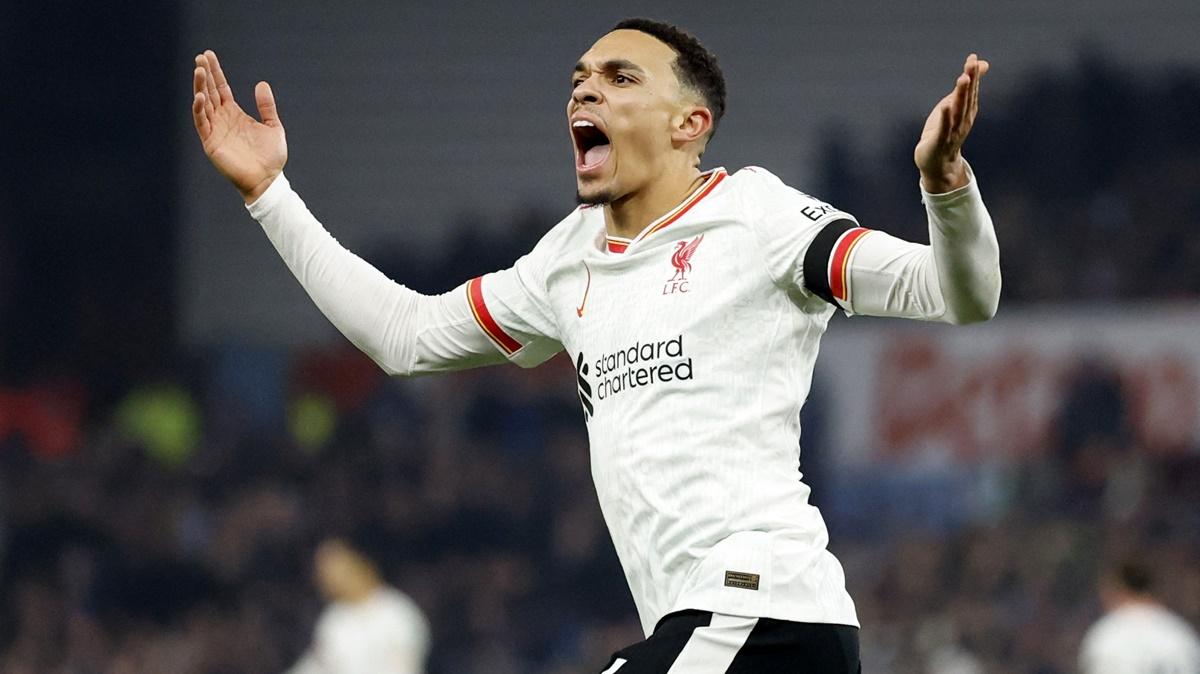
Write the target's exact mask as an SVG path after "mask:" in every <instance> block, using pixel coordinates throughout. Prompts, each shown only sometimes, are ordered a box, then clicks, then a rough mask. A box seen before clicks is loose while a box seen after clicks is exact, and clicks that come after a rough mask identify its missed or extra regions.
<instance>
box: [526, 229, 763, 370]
mask: <svg viewBox="0 0 1200 674" xmlns="http://www.w3.org/2000/svg"><path fill="white" fill-rule="evenodd" d="M661 234H662V235H663V236H661V237H660V238H659V239H658V240H656V241H654V242H642V243H643V244H649V245H643V246H641V247H633V246H631V247H630V249H629V250H628V251H626V252H625V253H623V254H619V255H615V254H608V255H601V254H583V255H579V256H578V257H577V258H576V259H573V260H565V261H564V263H563V264H561V265H559V266H558V267H557V268H556V269H555V271H554V273H553V274H552V275H551V276H550V277H549V279H548V287H547V290H548V292H549V294H550V296H551V298H552V305H553V306H554V307H555V311H556V314H557V315H556V319H557V321H558V324H559V325H560V326H561V327H562V328H563V329H562V332H563V336H564V338H565V339H564V346H566V347H567V348H568V349H569V350H571V351H579V350H586V351H595V350H596V349H611V348H618V347H623V346H624V345H625V344H626V343H627V342H629V343H633V342H645V341H646V340H666V339H672V338H676V337H678V336H679V335H683V334H689V335H692V336H693V339H700V340H704V341H709V340H719V339H721V338H722V335H733V334H735V333H737V332H740V331H741V329H742V328H744V326H745V325H747V324H753V322H754V320H755V315H756V314H757V313H759V312H763V311H767V310H768V309H769V307H768V306H767V305H768V304H769V303H770V300H771V299H772V297H773V296H774V295H776V294H777V289H776V288H774V286H773V284H772V282H771V280H770V279H769V277H768V276H767V274H766V272H765V268H764V266H763V264H762V261H761V259H760V256H759V254H758V251H757V250H756V249H755V247H754V242H753V241H752V240H751V239H750V238H749V237H748V234H749V233H748V232H744V231H742V230H740V229H739V228H737V227H709V228H680V230H679V231H677V232H671V233H669V234H668V233H667V232H663V233H661Z"/></svg>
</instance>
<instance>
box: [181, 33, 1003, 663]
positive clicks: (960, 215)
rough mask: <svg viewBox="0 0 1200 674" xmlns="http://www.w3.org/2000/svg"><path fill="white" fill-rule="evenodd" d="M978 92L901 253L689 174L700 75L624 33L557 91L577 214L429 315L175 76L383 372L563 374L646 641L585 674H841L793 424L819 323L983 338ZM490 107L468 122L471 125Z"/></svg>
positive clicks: (942, 133)
mask: <svg viewBox="0 0 1200 674" xmlns="http://www.w3.org/2000/svg"><path fill="white" fill-rule="evenodd" d="M987 70H988V64H987V62H986V61H982V60H979V59H977V58H976V57H975V55H974V54H972V55H970V56H969V57H968V58H967V60H966V62H965V63H964V64H963V67H962V70H961V72H960V73H958V75H957V77H956V79H955V82H954V86H953V89H952V91H951V92H950V93H949V94H947V95H946V96H945V97H944V98H943V99H942V100H941V101H940V102H939V103H938V104H937V105H936V106H935V107H934V109H933V111H932V112H931V114H930V115H929V118H928V120H927V121H926V124H925V128H924V130H923V132H922V134H921V137H920V139H919V140H918V142H917V145H916V148H915V150H914V153H913V159H914V161H915V163H916V165H917V169H918V171H919V173H920V185H921V188H922V189H921V190H920V191H919V194H920V195H921V197H922V199H923V200H924V202H925V206H926V212H927V216H928V220H929V236H930V244H929V245H920V244H916V243H910V242H907V241H902V240H900V239H897V238H895V237H892V236H890V235H888V234H886V233H883V232H879V231H872V230H868V229H866V228H863V227H860V226H859V223H858V222H857V221H856V220H855V219H854V218H853V217H852V216H850V215H849V214H847V213H845V212H843V211H841V210H839V209H837V208H835V207H833V206H831V205H829V204H827V203H824V202H822V201H820V200H819V199H816V198H813V197H811V196H809V195H807V194H804V193H802V192H799V191H797V190H794V189H792V188H790V187H788V186H787V185H785V184H784V183H783V182H782V181H780V180H779V179H778V178H776V177H775V176H774V175H772V174H771V173H770V172H768V171H766V170H764V169H761V168H757V167H751V168H746V169H743V170H740V171H737V172H735V173H728V172H726V171H725V170H724V169H721V168H715V169H711V170H708V171H702V170H701V169H700V158H701V155H703V153H704V151H705V148H706V147H707V144H708V141H709V139H710V138H711V137H712V135H713V133H714V131H715V130H716V127H717V124H718V122H719V121H720V119H721V116H722V115H723V114H724V111H725V80H724V76H723V75H722V73H721V70H720V68H719V67H718V66H717V62H716V58H715V57H714V56H713V55H712V54H711V53H710V52H709V51H708V50H707V49H705V48H704V47H703V45H701V44H700V43H699V41H697V40H696V39H695V38H694V37H692V36H691V35H689V34H687V33H685V32H683V31H681V30H679V29H678V28H676V27H674V26H670V25H668V24H663V23H659V22H655V21H649V20H645V19H631V20H628V21H623V22H621V23H620V24H618V25H617V26H616V27H614V29H613V30H612V31H610V32H609V33H607V34H606V35H604V36H603V37H601V38H600V39H599V40H598V41H597V42H596V43H595V44H593V45H592V46H591V48H590V49H588V50H587V52H586V53H584V54H583V55H582V56H581V57H580V59H579V60H578V62H577V63H576V64H575V65H574V67H573V69H568V71H567V72H564V76H567V75H569V82H570V87H569V96H568V99H567V108H566V121H567V125H568V131H569V134H570V138H571V140H572V144H573V147H574V150H575V177H576V189H577V196H578V200H579V202H580V204H581V205H580V207H579V208H577V209H575V211H573V212H572V213H571V214H569V215H568V216H567V217H566V218H565V219H563V221H562V222H560V223H559V224H558V225H557V226H555V227H554V228H553V229H551V230H550V232H548V233H547V234H546V236H545V237H544V238H543V239H542V240H541V241H540V242H539V243H538V245H537V246H536V247H535V248H534V249H533V251H532V252H530V254H528V255H526V256H524V257H522V258H521V259H519V260H517V262H516V263H515V265H514V266H513V267H512V268H510V269H506V270H503V271H499V272H494V273H491V274H487V275H485V276H483V277H481V278H476V279H472V280H470V281H468V282H466V283H464V284H463V285H462V286H460V287H459V288H458V289H456V290H454V291H453V292H449V293H446V294H444V295H439V296H424V295H420V294H418V293H416V292H413V291H412V290H409V289H408V288H405V287H404V286H402V285H400V284H397V283H395V282H393V281H391V280H389V279H388V278H386V277H385V276H383V275H382V274H380V273H379V271H378V270H376V269H374V268H373V267H371V266H370V265H369V264H367V263H366V262H365V261H363V260H362V259H360V258H358V257H357V256H355V255H353V254H352V253H350V252H349V251H347V250H346V249H344V248H343V247H341V246H340V245H339V244H338V243H337V242H336V241H335V240H334V239H333V237H332V236H330V234H329V233H328V232H327V231H326V230H325V229H324V227H323V226H322V225H321V223H320V222H319V221H318V220H317V219H316V218H315V217H314V216H313V215H312V213H311V212H309V210H308V208H307V207H306V206H305V204H304V202H303V201H302V200H301V199H300V197H299V195H297V194H296V193H295V192H294V191H293V190H292V189H291V187H290V184H289V183H288V180H287V178H286V177H284V175H283V166H284V164H285V163H286V161H287V144H286V141H285V139H284V132H283V125H282V122H281V121H280V117H279V113H278V110H277V108H276V105H275V99H274V96H273V95H272V93H271V89H270V87H269V86H268V85H267V84H266V83H265V82H260V83H259V84H258V85H257V87H256V88H255V100H256V103H257V107H258V111H259V115H260V116H261V120H262V121H261V122H259V121H256V120H255V119H253V118H252V117H250V116H249V115H247V114H245V112H243V111H242V109H241V107H240V106H239V105H238V104H237V103H236V101H235V100H234V97H233V92H232V90H231V89H230V87H229V84H228V81H227V80H226V78H225V75H224V73H223V72H222V70H221V66H220V63H219V62H218V60H217V56H216V54H214V53H212V52H211V51H209V52H205V53H204V54H201V55H198V56H197V57H196V69H195V72H194V77H193V89H194V98H193V104H192V114H193V119H194V123H195V127H196V131H197V133H198V134H199V136H200V140H201V142H202V144H203V146H204V151H205V153H206V154H207V155H208V157H209V159H210V160H211V161H212V162H213V164H214V165H215V166H216V168H217V169H218V170H219V171H220V172H221V173H222V174H223V175H225V176H226V177H227V178H228V179H229V180H230V181H231V182H232V183H233V184H234V186H235V187H237V189H238V191H239V192H240V193H241V195H242V198H243V200H244V201H245V202H246V204H247V208H248V209H249V210H250V213H251V215H252V216H254V217H255V218H256V219H258V221H259V223H260V224H261V225H262V226H263V229H264V230H265V231H266V233H267V235H268V237H269V238H270V239H271V241H272V243H273V244H274V245H275V247H276V249H277V250H278V251H279V253H280V255H281V256H282V257H283V259H284V261H285V262H286V263H287V264H288V266H289V268H290V269H291V270H292V273H293V274H295V275H296V277H297V279H298V280H299V281H300V283H301V284H302V285H303V286H304V288H305V290H306V291H307V292H308V293H309V295H310V296H311V297H312V298H313V300H314V301H315V302H316V304H317V306H318V307H319V308H320V309H321V310H322V312H324V313H325V315H326V316H327V317H328V318H329V319H330V320H331V321H332V322H333V324H334V325H336V326H337V327H338V328H339V329H340V330H341V331H342V332H343V333H344V334H345V335H346V336H347V337H348V338H349V339H350V340H351V341H352V342H354V343H355V344H356V345H357V346H358V347H359V348H361V349H362V350H363V351H365V352H366V353H367V354H368V355H370V356H371V357H372V358H373V359H374V360H375V361H376V362H377V363H379V364H380V366H381V367H383V368H384V370H386V371H387V372H389V373H391V374H394V375H410V374H416V373H423V372H437V371H446V370H454V369H462V368H467V367H476V366H481V365H491V364H496V363H503V362H513V363H516V364H518V365H521V366H523V367H533V366H535V365H538V364H540V363H542V362H545V361H546V360H548V359H549V358H550V357H551V356H553V355H554V354H556V353H558V352H560V351H564V350H565V351H567V352H568V353H570V355H571V360H572V361H573V362H574V364H575V370H576V372H575V374H576V380H577V384H578V393H579V400H580V404H581V405H582V407H583V412H584V418H585V420H586V422H587V424H588V435H589V440H590V445H591V458H592V475H593V478H594V480H595V484H596V491H597V493H598V495H599V498H600V506H601V509H602V511H603V513H604V516H605V520H606V522H607V524H608V528H609V531H610V533H611V534H612V537H613V543H614V545H615V547H616V550H617V554H618V556H619V557H620V560H621V564H622V566H623V568H624V570H625V576H626V579H627V581H628V582H629V587H630V589H631V591H632V594H633V598H634V602H635V604H636V605H637V609H638V613H639V616H640V617H641V621H642V627H643V630H644V632H645V634H646V635H647V637H648V638H647V640H646V641H643V642H641V643H638V644H635V645H633V646H630V647H629V648H626V649H623V650H621V651H619V652H617V653H616V654H614V656H613V657H612V659H611V660H610V661H609V663H608V665H607V666H606V667H605V670H604V671H605V674H612V673H613V672H618V671H619V672H620V674H664V673H669V674H718V673H725V674H751V673H762V672H776V671H786V672H800V671H813V672H822V674H841V673H846V674H853V673H854V672H856V671H858V670H859V668H860V665H859V656H858V617H857V615H856V612H855V608H854V603H853V601H852V600H851V598H850V596H849V594H848V593H847V592H846V587H845V578H844V574H843V572H842V567H841V564H840V563H839V562H838V561H837V559H836V558H834V556H833V555H832V554H830V553H829V551H828V550H827V543H828V538H829V537H828V532H827V531H826V528H825V522H824V520H823V519H822V517H821V514H820V513H819V512H818V511H817V509H816V508H814V507H813V506H812V505H811V504H810V503H809V502H808V497H809V488H808V486H807V485H805V484H804V482H802V481H801V474H800V462H799V438H800V422H799V411H800V406H801V405H802V404H803V402H804V400H805V398H806V397H807V395H808V390H809V386H810V384H811V381H812V371H813V365H814V362H815V360H816V356H817V349H818V345H819V342H820V338H821V335H822V334H823V333H824V331H825V327H826V325H827V323H828V321H829V319H830V317H831V316H832V315H833V313H834V311H835V309H837V308H841V309H843V310H844V311H846V312H847V313H858V314H868V315H879V316H900V317H907V318H918V319H924V320H939V321H944V322H948V323H955V324H960V323H972V322H977V321H983V320H987V319H988V318H990V317H991V316H992V315H993V314H994V313H995V311H996V307H997V304H998V302H999V295H1000V263H999V248H998V245H997V242H996V236H995V232H994V230H993V227H992V222H991V218H990V217H989V215H988V213H987V210H986V209H985V208H984V205H983V201H982V197H981V196H980V192H979V189H978V186H977V184H976V181H975V179H974V176H973V174H972V172H971V170H970V168H969V167H968V166H967V164H966V162H965V161H964V159H963V157H962V154H961V151H960V150H961V148H962V145H963V142H964V141H965V140H966V137H967V134H968V133H969V132H970V130H971V128H972V125H973V124H974V121H975V117H976V114H977V111H978V107H979V106H978V101H979V82H980V80H981V78H982V77H983V75H984V74H985V73H986V72H987ZM564 79H565V78H564ZM780 86H803V84H802V83H801V82H798V81H797V82H781V83H780ZM814 95H817V94H816V93H815V92H814ZM492 104H494V101H486V100H481V101H478V106H479V120H480V123H481V124H487V123H489V117H488V114H487V108H488V105H492ZM776 112H777V113H778V114H780V115H785V116H786V115H795V114H801V113H799V112H798V111H795V110H778V111H776ZM496 131H497V132H498V133H502V132H503V130H502V129H497V130H496ZM478 151H479V152H488V151H491V150H490V148H487V147H481V148H478ZM916 193H918V190H916V189H914V196H915V194H916ZM413 196H414V198H420V195H413Z"/></svg>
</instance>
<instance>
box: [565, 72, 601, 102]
mask: <svg viewBox="0 0 1200 674" xmlns="http://www.w3.org/2000/svg"><path fill="white" fill-rule="evenodd" d="M571 99H572V100H574V101H575V104H576V105H584V104H588V103H591V104H595V103H599V102H600V101H601V100H602V97H601V95H600V90H599V89H597V88H596V85H595V78H593V77H587V78H584V79H583V81H581V82H580V83H579V85H578V86H576V87H575V89H574V90H572V91H571Z"/></svg>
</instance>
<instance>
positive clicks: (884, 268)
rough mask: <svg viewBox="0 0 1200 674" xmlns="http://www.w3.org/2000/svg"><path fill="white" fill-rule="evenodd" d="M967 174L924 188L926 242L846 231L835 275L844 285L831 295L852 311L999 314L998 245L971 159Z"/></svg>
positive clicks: (936, 316)
mask: <svg viewBox="0 0 1200 674" xmlns="http://www.w3.org/2000/svg"><path fill="white" fill-rule="evenodd" d="M967 176H968V181H967V184H966V185H964V186H962V187H960V188H958V189H956V190H953V191H951V192H947V193H944V194H931V193H929V192H926V191H924V189H922V190H921V200H922V202H923V203H924V204H925V212H926V216H927V218H928V220H929V243H928V244H919V243H915V242H911V241H905V240H903V239H899V238H896V237H894V236H891V235H889V234H886V233H884V232H869V233H868V232H867V231H866V230H863V233H862V234H858V235H857V238H854V237H855V236H856V234H855V233H854V232H849V233H847V234H845V235H844V238H843V239H842V241H840V242H839V244H838V246H836V247H835V252H834V257H833V259H832V262H831V267H830V279H831V280H830V282H831V284H837V285H836V286H835V287H836V288H837V289H840V291H841V292H834V293H833V295H834V299H835V300H836V301H837V302H838V303H839V305H840V306H841V307H842V308H843V309H845V310H846V312H847V313H859V314H866V315H870V316H893V317H897V318H915V319H919V320H930V321H942V322H946V323H954V324H961V323H971V322H975V321H980V320H986V319H988V318H991V317H992V316H993V315H995V313H996V308H997V305H998V304H999V301H1000V248H999V245H998V243H997V241H996V232H995V228H994V226H993V225H992V219H991V216H990V215H989V214H988V211H987V208H985V207H984V204H983V198H982V197H981V196H980V193H979V185H978V183H977V182H976V180H975V174H974V172H972V171H971V168H970V166H968V167H967ZM843 252H844V253H845V254H844V255H842V253H843ZM835 275H836V276H837V278H835Z"/></svg>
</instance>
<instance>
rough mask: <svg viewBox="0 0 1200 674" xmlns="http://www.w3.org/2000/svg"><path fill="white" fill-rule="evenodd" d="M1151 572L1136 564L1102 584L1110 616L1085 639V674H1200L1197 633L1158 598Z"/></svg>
mask: <svg viewBox="0 0 1200 674" xmlns="http://www.w3.org/2000/svg"><path fill="white" fill-rule="evenodd" d="M1153 580H1154V579H1153V577H1152V576H1151V574H1150V571H1149V570H1148V569H1147V568H1146V567H1144V566H1142V565H1141V564H1138V563H1136V562H1124V563H1122V564H1119V565H1117V566H1115V567H1113V568H1111V569H1109V570H1108V572H1107V573H1105V574H1104V576H1103V577H1102V578H1101V580H1100V602H1101V604H1103V606H1104V610H1105V615H1104V617H1103V618H1101V619H1100V620H1099V621H1097V622H1096V624H1095V625H1092V627H1091V629H1089V630H1088V632H1087V634H1086V635H1085V636H1084V638H1083V646H1082V648H1081V649H1080V653H1079V671H1080V672H1081V673H1082V674H1200V638H1198V637H1197V635H1196V630H1195V629H1193V628H1192V626H1191V625H1189V624H1187V622H1186V621H1184V619H1183V618H1181V617H1179V616H1178V615H1176V614H1175V613H1173V612H1171V610H1170V609H1168V608H1167V607H1165V606H1163V605H1162V604H1161V603H1159V602H1158V600H1157V599H1155V598H1154V595H1153V593H1152V590H1153V584H1154V582H1153Z"/></svg>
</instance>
